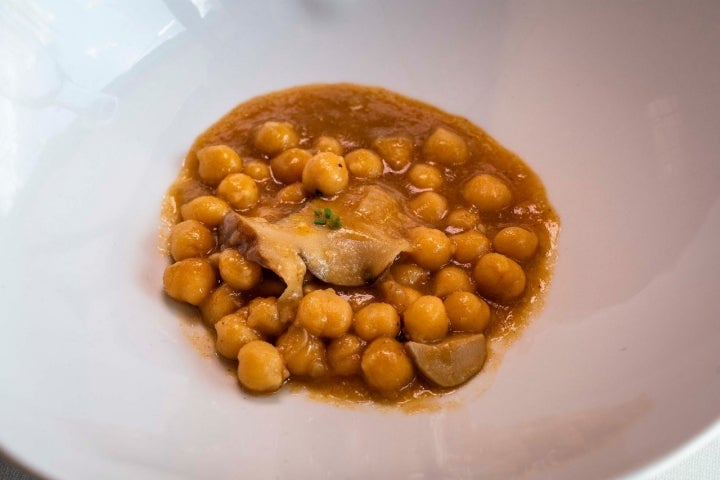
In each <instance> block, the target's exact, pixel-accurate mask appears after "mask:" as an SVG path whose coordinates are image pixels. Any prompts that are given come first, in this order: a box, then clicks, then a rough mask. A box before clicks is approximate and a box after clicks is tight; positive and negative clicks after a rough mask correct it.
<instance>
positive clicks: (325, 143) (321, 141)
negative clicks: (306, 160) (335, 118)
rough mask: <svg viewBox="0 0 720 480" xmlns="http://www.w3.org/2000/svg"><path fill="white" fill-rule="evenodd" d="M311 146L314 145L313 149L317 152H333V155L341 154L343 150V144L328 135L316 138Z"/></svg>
mask: <svg viewBox="0 0 720 480" xmlns="http://www.w3.org/2000/svg"><path fill="white" fill-rule="evenodd" d="M313 146H314V147H315V151H317V152H330V153H334V154H335V155H342V154H343V152H344V151H345V149H344V148H343V146H342V145H341V144H340V142H339V141H338V140H337V139H336V138H333V137H328V136H326V135H323V136H322V137H318V138H316V139H315V142H314V143H313Z"/></svg>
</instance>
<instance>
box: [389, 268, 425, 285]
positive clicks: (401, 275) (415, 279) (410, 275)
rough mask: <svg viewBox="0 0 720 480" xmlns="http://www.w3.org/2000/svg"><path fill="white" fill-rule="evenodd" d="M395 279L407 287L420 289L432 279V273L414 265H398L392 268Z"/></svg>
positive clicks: (391, 271)
mask: <svg viewBox="0 0 720 480" xmlns="http://www.w3.org/2000/svg"><path fill="white" fill-rule="evenodd" d="M390 273H392V276H393V278H394V279H395V280H396V281H397V282H398V283H400V284H402V285H405V286H406V287H413V288H418V287H422V286H423V285H425V284H426V283H427V282H428V280H429V279H430V272H428V271H427V270H425V269H424V268H422V267H421V266H419V265H416V264H414V263H396V264H395V265H393V266H392V267H391V268H390Z"/></svg>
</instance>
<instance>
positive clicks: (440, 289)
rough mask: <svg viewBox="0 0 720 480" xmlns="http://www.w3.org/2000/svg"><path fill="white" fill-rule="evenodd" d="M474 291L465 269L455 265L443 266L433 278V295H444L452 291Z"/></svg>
mask: <svg viewBox="0 0 720 480" xmlns="http://www.w3.org/2000/svg"><path fill="white" fill-rule="evenodd" d="M458 291H465V292H474V291H475V287H474V286H473V284H472V281H471V280H470V276H469V275H468V273H467V272H466V271H465V269H463V268H460V267H455V266H452V265H451V266H448V267H443V269H442V270H440V271H439V272H437V273H436V274H435V278H434V279H433V295H435V296H436V297H445V296H447V295H449V294H451V293H453V292H458Z"/></svg>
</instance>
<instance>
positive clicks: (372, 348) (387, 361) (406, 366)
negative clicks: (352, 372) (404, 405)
mask: <svg viewBox="0 0 720 480" xmlns="http://www.w3.org/2000/svg"><path fill="white" fill-rule="evenodd" d="M360 368H361V369H362V372H363V377H364V378H365V382H366V383H367V384H368V385H369V386H371V387H372V388H374V389H376V390H380V391H383V392H388V393H391V392H398V391H400V390H402V389H403V388H404V387H406V386H408V385H410V383H411V382H412V381H413V379H414V378H415V372H414V370H413V365H412V362H411V361H410V358H409V357H408V355H407V353H406V352H405V348H404V347H403V346H402V344H401V343H400V342H398V341H397V340H395V339H392V338H387V337H382V338H377V339H375V340H374V341H373V342H372V343H371V344H370V345H368V347H367V348H366V349H365V351H364V352H363V355H362V360H361V362H360Z"/></svg>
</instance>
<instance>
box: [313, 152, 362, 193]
mask: <svg viewBox="0 0 720 480" xmlns="http://www.w3.org/2000/svg"><path fill="white" fill-rule="evenodd" d="M349 180H350V178H349V175H348V170H347V167H346V166H345V160H344V159H343V157H341V156H340V155H335V154H334V153H329V152H320V153H318V154H316V155H315V156H313V157H312V158H311V159H310V160H308V161H307V163H306V164H305V168H303V173H302V183H303V187H305V190H307V191H308V192H315V193H318V194H319V195H321V196H328V197H331V196H333V195H335V194H336V193H340V192H341V191H342V190H343V189H344V188H345V187H347V185H348V182H349Z"/></svg>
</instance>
